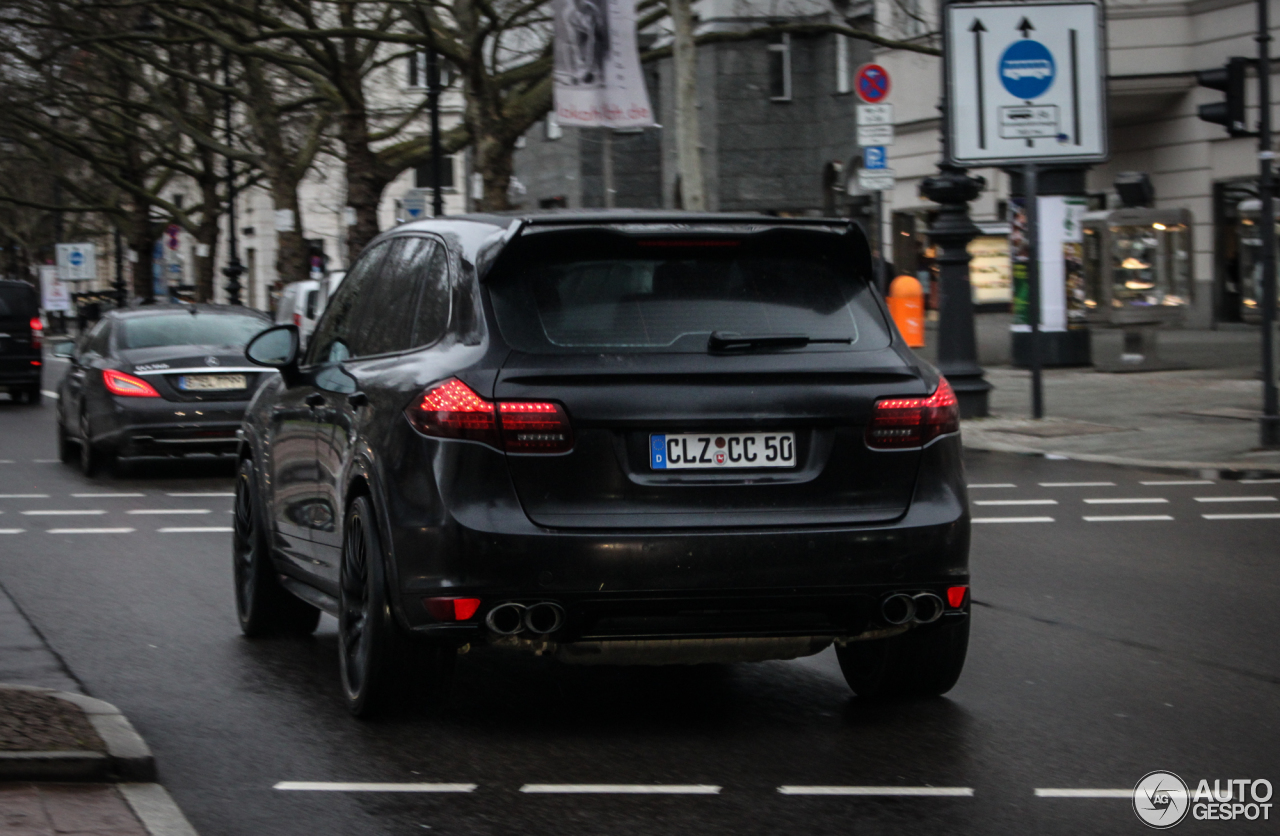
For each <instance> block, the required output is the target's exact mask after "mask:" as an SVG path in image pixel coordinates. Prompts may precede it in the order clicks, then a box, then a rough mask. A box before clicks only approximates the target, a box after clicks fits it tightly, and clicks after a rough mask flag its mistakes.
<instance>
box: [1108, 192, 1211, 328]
mask: <svg viewBox="0 0 1280 836" xmlns="http://www.w3.org/2000/svg"><path fill="white" fill-rule="evenodd" d="M1191 220H1192V219H1191V212H1190V211H1188V210H1186V209H1150V208H1143V207H1131V208H1125V209H1114V210H1111V211H1100V212H1089V213H1087V214H1086V215H1085V216H1084V224H1083V226H1084V241H1083V244H1084V251H1083V265H1082V266H1083V269H1084V284H1083V293H1084V299H1083V302H1084V309H1085V311H1086V312H1087V317H1088V319H1089V321H1090V322H1096V323H1107V324H1113V325H1123V324H1126V323H1139V322H1159V323H1167V324H1171V325H1182V324H1183V323H1184V322H1185V320H1186V316H1187V312H1188V310H1189V309H1190V305H1191V303H1192V294H1193V287H1194V282H1193V280H1192V276H1191V252H1192V249H1191Z"/></svg>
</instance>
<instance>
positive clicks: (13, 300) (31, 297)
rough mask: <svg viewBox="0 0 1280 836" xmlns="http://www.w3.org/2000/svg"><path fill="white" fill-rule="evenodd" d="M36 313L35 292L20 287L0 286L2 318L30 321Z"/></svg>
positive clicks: (0, 314)
mask: <svg viewBox="0 0 1280 836" xmlns="http://www.w3.org/2000/svg"><path fill="white" fill-rule="evenodd" d="M36 313H37V309H36V293H35V291H34V290H32V289H31V288H29V287H22V286H20V285H0V317H4V318H6V319H8V318H16V319H30V318H31V317H33V316H35V315H36Z"/></svg>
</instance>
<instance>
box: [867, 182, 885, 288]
mask: <svg viewBox="0 0 1280 836" xmlns="http://www.w3.org/2000/svg"><path fill="white" fill-rule="evenodd" d="M875 196H876V197H875V204H874V205H875V215H874V217H872V219H871V222H872V223H873V224H875V230H874V231H875V235H874V236H873V238H872V240H873V241H875V245H876V252H877V253H878V254H879V255H880V257H879V258H878V259H876V287H878V288H880V295H882V296H888V295H889V276H888V273H886V271H885V269H884V267H885V261H887V260H888V257H887V255H886V253H885V251H884V249H885V247H884V223H883V218H884V192H881V191H877V192H876V193H875Z"/></svg>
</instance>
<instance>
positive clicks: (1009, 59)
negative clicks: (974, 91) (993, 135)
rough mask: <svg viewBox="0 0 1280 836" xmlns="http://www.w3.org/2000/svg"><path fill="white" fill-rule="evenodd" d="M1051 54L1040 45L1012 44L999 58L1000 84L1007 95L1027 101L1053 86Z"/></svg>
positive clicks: (1029, 42)
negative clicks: (1007, 92)
mask: <svg viewBox="0 0 1280 836" xmlns="http://www.w3.org/2000/svg"><path fill="white" fill-rule="evenodd" d="M1056 71H1057V69H1056V67H1055V65H1054V63H1053V54H1052V53H1051V52H1049V49H1048V47H1046V46H1045V45H1044V44H1042V43H1040V42H1039V41H1033V40H1031V39H1030V38H1023V39H1021V40H1017V41H1014V42H1013V43H1012V44H1010V45H1009V48H1008V49H1006V50H1005V51H1004V55H1001V56H1000V83H1001V84H1003V85H1004V89H1006V90H1008V91H1009V95H1011V96H1014V97H1015V98H1019V99H1022V100H1023V101H1029V100H1031V99H1034V98H1036V97H1037V96H1043V95H1044V93H1045V91H1046V90H1048V89H1049V88H1050V87H1052V86H1053V77H1054V74H1055V72H1056Z"/></svg>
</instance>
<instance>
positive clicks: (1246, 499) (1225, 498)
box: [1196, 496, 1276, 502]
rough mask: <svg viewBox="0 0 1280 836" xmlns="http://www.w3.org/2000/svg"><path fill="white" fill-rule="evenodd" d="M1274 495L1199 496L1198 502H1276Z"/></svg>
mask: <svg viewBox="0 0 1280 836" xmlns="http://www.w3.org/2000/svg"><path fill="white" fill-rule="evenodd" d="M1275 501H1276V498H1275V497H1274V496H1197V497H1196V502H1275Z"/></svg>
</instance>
